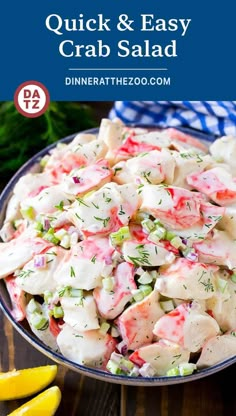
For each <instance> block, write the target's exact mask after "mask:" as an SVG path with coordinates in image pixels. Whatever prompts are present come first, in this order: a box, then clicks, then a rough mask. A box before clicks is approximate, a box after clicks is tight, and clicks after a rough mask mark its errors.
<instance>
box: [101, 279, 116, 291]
mask: <svg viewBox="0 0 236 416" xmlns="http://www.w3.org/2000/svg"><path fill="white" fill-rule="evenodd" d="M114 284H115V281H114V277H111V276H110V277H104V278H103V279H102V286H103V289H105V291H106V292H112V291H113V289H114Z"/></svg>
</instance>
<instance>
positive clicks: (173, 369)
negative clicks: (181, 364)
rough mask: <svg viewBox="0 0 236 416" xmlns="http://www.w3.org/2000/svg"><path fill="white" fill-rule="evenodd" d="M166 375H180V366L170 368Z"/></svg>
mask: <svg viewBox="0 0 236 416" xmlns="http://www.w3.org/2000/svg"><path fill="white" fill-rule="evenodd" d="M166 375H167V376H168V377H174V376H179V375H180V372H179V368H178V367H174V368H171V369H170V370H168V371H167V373H166Z"/></svg>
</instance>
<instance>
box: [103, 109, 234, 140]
mask: <svg viewBox="0 0 236 416" xmlns="http://www.w3.org/2000/svg"><path fill="white" fill-rule="evenodd" d="M115 117H119V118H120V119H121V120H122V121H123V122H124V123H135V124H145V125H153V124H154V125H157V126H160V127H188V128H193V129H196V130H199V131H201V132H204V133H207V134H213V135H214V136H224V135H233V136H236V101H115V102H114V106H113V108H112V109H111V111H110V113H109V118H111V119H113V118H115Z"/></svg>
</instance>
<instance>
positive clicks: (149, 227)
mask: <svg viewBox="0 0 236 416" xmlns="http://www.w3.org/2000/svg"><path fill="white" fill-rule="evenodd" d="M141 225H142V227H143V228H144V230H146V231H147V232H148V233H150V231H152V230H153V229H154V228H155V225H154V222H153V221H152V220H150V219H149V218H145V219H144V220H143V221H142V222H141Z"/></svg>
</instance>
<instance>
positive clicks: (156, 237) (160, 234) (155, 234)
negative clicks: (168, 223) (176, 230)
mask: <svg viewBox="0 0 236 416" xmlns="http://www.w3.org/2000/svg"><path fill="white" fill-rule="evenodd" d="M165 235H166V230H165V228H164V227H158V228H155V229H154V230H153V231H152V232H151V233H150V234H149V236H148V240H149V241H152V242H154V243H158V242H159V241H160V240H163V239H164V238H165Z"/></svg>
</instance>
